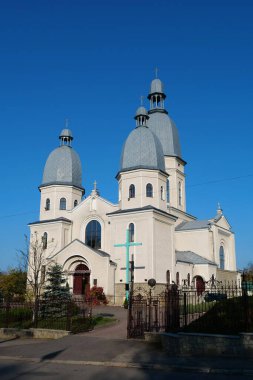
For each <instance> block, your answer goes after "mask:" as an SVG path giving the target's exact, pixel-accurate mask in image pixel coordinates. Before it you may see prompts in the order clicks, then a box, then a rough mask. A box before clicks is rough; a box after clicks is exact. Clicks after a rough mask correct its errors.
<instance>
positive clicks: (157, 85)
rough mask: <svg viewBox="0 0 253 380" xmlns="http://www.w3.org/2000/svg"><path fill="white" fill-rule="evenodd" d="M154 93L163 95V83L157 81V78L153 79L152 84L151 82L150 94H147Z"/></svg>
mask: <svg viewBox="0 0 253 380" xmlns="http://www.w3.org/2000/svg"><path fill="white" fill-rule="evenodd" d="M154 93H161V94H164V86H163V82H162V81H161V80H160V79H158V78H156V79H153V80H152V82H151V86H150V93H149V94H154Z"/></svg>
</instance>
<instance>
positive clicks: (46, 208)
mask: <svg viewBox="0 0 253 380" xmlns="http://www.w3.org/2000/svg"><path fill="white" fill-rule="evenodd" d="M45 210H46V211H48V210H50V199H49V198H47V199H46V206H45Z"/></svg>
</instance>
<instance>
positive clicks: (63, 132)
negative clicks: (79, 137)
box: [59, 129, 73, 140]
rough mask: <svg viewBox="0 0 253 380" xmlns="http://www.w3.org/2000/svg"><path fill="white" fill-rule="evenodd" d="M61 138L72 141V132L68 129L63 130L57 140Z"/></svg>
mask: <svg viewBox="0 0 253 380" xmlns="http://www.w3.org/2000/svg"><path fill="white" fill-rule="evenodd" d="M62 137H69V138H70V139H71V140H73V135H72V131H71V130H70V129H63V130H62V131H61V133H60V136H59V139H60V138H62Z"/></svg>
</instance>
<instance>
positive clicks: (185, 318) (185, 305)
mask: <svg viewBox="0 0 253 380" xmlns="http://www.w3.org/2000/svg"><path fill="white" fill-rule="evenodd" d="M185 326H187V299H186V292H185V291H184V327H185Z"/></svg>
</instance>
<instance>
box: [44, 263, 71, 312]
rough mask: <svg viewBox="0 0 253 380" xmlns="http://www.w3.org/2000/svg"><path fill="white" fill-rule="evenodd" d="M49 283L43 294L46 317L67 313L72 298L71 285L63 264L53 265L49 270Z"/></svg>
mask: <svg viewBox="0 0 253 380" xmlns="http://www.w3.org/2000/svg"><path fill="white" fill-rule="evenodd" d="M46 279H47V284H46V286H45V287H44V294H43V305H44V306H43V314H44V316H45V317H60V316H62V315H64V314H66V307H67V306H68V303H69V301H70V300H71V295H70V291H69V285H68V283H67V282H66V278H65V277H64V273H63V270H62V266H61V265H59V264H54V265H52V266H51V267H50V268H49V269H48V272H47V277H46Z"/></svg>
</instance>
